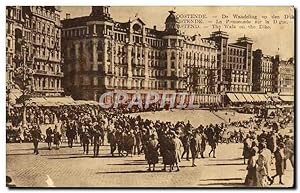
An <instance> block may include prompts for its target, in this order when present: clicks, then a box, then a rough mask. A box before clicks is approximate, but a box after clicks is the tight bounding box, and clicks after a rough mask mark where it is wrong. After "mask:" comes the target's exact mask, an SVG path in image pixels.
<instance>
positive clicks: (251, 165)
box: [245, 147, 258, 187]
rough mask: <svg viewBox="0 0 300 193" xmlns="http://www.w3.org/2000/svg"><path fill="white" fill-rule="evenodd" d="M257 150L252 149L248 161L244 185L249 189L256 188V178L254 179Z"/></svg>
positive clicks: (255, 148)
mask: <svg viewBox="0 0 300 193" xmlns="http://www.w3.org/2000/svg"><path fill="white" fill-rule="evenodd" d="M257 153H258V148H257V147H253V148H252V149H251V151H250V157H249V159H248V166H247V170H248V173H247V176H246V180H245V185H246V186H249V187H256V186H257V178H256V161H257V159H258V154H257Z"/></svg>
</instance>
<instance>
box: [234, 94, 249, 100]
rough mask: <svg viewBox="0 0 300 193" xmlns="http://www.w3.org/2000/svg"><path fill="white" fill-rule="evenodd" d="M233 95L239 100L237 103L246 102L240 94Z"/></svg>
mask: <svg viewBox="0 0 300 193" xmlns="http://www.w3.org/2000/svg"><path fill="white" fill-rule="evenodd" d="M234 95H235V96H236V98H237V99H238V100H239V102H247V100H246V99H245V97H244V96H243V94H241V93H234Z"/></svg>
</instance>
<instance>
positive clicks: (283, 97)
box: [279, 96, 294, 102]
mask: <svg viewBox="0 0 300 193" xmlns="http://www.w3.org/2000/svg"><path fill="white" fill-rule="evenodd" d="M279 98H280V99H281V100H283V101H285V102H294V96H279Z"/></svg>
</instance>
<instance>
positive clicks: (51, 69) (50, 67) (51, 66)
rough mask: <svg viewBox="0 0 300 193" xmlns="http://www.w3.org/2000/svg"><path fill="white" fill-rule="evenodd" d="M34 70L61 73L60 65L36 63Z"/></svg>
mask: <svg viewBox="0 0 300 193" xmlns="http://www.w3.org/2000/svg"><path fill="white" fill-rule="evenodd" d="M32 68H33V70H42V71H46V72H53V73H60V72H61V67H60V64H45V63H44V62H35V63H34V64H33V66H32Z"/></svg>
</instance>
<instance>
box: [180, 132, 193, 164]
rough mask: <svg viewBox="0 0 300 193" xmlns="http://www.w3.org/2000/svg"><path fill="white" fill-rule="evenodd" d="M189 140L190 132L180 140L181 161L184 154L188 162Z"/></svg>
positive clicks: (190, 137)
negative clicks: (181, 149) (181, 148)
mask: <svg viewBox="0 0 300 193" xmlns="http://www.w3.org/2000/svg"><path fill="white" fill-rule="evenodd" d="M191 139H192V132H191V131H190V130H188V131H187V133H186V134H185V135H184V136H183V139H182V143H183V147H184V151H183V153H182V155H181V159H182V158H183V156H184V154H185V153H186V160H187V161H189V160H190V159H189V155H190V145H191Z"/></svg>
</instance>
